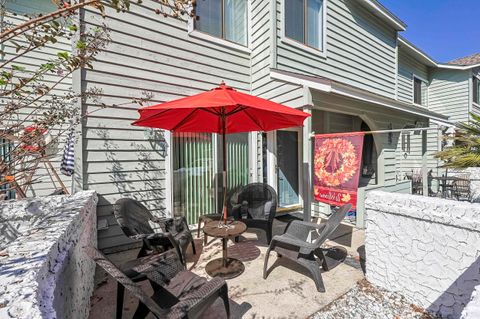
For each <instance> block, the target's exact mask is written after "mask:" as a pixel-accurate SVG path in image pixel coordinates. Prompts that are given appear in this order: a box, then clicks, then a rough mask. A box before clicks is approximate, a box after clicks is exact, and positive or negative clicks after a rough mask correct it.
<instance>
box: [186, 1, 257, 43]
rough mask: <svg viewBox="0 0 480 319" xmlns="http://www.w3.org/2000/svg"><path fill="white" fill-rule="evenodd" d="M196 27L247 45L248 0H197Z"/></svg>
mask: <svg viewBox="0 0 480 319" xmlns="http://www.w3.org/2000/svg"><path fill="white" fill-rule="evenodd" d="M195 12H196V15H197V20H196V22H195V28H196V29H197V30H199V31H202V32H205V33H208V34H210V35H213V36H215V37H218V38H222V39H225V40H228V41H230V42H234V43H238V44H241V45H244V46H247V40H248V37H247V34H248V32H247V25H248V23H247V0H197V5H196V8H195Z"/></svg>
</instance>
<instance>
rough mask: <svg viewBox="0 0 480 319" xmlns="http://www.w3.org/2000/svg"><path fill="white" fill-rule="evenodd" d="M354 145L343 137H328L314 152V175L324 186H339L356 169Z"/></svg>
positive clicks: (351, 175) (352, 174) (348, 178)
mask: <svg viewBox="0 0 480 319" xmlns="http://www.w3.org/2000/svg"><path fill="white" fill-rule="evenodd" d="M358 161H359V159H358V156H357V154H356V152H355V146H354V145H353V144H352V142H350V141H349V140H347V139H344V138H329V139H326V140H325V141H323V143H322V144H321V145H320V147H319V148H318V149H317V151H316V152H315V158H314V165H315V176H316V177H317V178H318V180H320V181H321V182H322V183H323V184H325V185H326V186H339V185H341V184H343V183H345V182H347V181H348V180H350V179H351V178H352V177H353V176H354V175H355V173H356V172H357V169H358V164H359V163H358Z"/></svg>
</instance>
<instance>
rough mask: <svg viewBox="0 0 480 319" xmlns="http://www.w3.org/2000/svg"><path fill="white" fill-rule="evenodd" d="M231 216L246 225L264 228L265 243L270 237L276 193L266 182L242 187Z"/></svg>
mask: <svg viewBox="0 0 480 319" xmlns="http://www.w3.org/2000/svg"><path fill="white" fill-rule="evenodd" d="M237 202H238V203H239V205H237V206H235V207H233V216H234V218H235V219H237V220H241V221H242V222H244V223H245V224H246V225H247V227H251V228H260V229H263V230H265V232H266V235H267V243H268V244H269V243H270V241H271V239H272V224H273V219H274V218H275V213H276V211H277V193H276V192H275V190H274V189H273V188H272V187H271V186H270V185H268V184H263V183H253V184H248V185H247V186H245V187H243V188H242V191H241V192H240V194H239V195H238V200H237Z"/></svg>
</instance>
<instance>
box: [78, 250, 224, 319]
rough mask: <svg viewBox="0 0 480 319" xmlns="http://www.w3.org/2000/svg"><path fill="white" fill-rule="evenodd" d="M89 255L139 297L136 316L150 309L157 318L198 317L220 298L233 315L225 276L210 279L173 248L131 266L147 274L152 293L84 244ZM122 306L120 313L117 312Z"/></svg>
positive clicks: (148, 311)
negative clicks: (187, 267)
mask: <svg viewBox="0 0 480 319" xmlns="http://www.w3.org/2000/svg"><path fill="white" fill-rule="evenodd" d="M84 249H85V252H86V253H87V255H88V256H89V257H90V258H91V259H93V260H94V261H95V263H96V264H97V265H98V266H100V267H101V268H103V269H104V270H105V271H106V272H107V273H108V274H109V275H110V276H112V277H113V278H114V279H115V280H116V281H117V282H118V284H119V286H120V285H121V286H122V287H124V288H126V289H127V290H129V291H130V293H131V294H132V295H133V296H135V297H136V298H138V299H139V301H140V303H139V305H138V307H137V309H136V311H135V314H134V316H133V318H145V317H146V316H147V315H148V314H149V313H150V312H151V313H152V314H153V315H154V316H155V317H156V318H162V319H163V318H169V319H174V318H175V319H177V318H182V319H183V318H198V317H200V316H201V315H202V314H203V312H204V311H205V310H206V309H207V308H208V307H209V306H211V305H212V304H213V303H214V302H215V301H216V300H217V299H218V298H221V299H222V300H223V303H224V306H225V310H226V317H227V318H228V317H229V316H230V306H229V301H228V288H227V283H226V282H225V280H223V279H221V278H213V279H212V280H210V281H207V279H206V278H203V277H199V276H197V275H195V274H194V273H192V272H190V271H187V270H185V266H184V265H183V264H182V263H181V261H180V258H179V256H178V255H177V254H176V253H175V251H173V250H169V251H167V252H165V253H162V254H157V255H153V256H147V257H144V258H147V259H148V260H146V262H144V263H141V264H139V265H138V266H137V267H135V268H133V269H131V270H130V271H131V272H136V273H137V274H138V275H144V276H146V277H148V279H149V280H150V283H151V285H152V288H153V290H154V293H153V295H152V296H151V297H149V296H148V295H147V294H146V293H145V292H144V291H143V290H142V288H141V287H140V286H139V285H138V284H137V283H135V282H134V281H132V279H130V278H129V277H131V276H133V275H132V274H130V276H127V275H126V274H125V273H123V272H122V271H121V270H120V269H119V268H117V267H116V266H115V265H114V264H113V263H112V262H110V261H109V260H108V259H107V258H106V257H105V256H104V255H103V254H102V253H101V252H100V251H98V250H97V249H95V248H93V247H85V248H84ZM118 310H120V313H118ZM121 311H122V308H120V309H118V308H117V318H121V317H122V313H121Z"/></svg>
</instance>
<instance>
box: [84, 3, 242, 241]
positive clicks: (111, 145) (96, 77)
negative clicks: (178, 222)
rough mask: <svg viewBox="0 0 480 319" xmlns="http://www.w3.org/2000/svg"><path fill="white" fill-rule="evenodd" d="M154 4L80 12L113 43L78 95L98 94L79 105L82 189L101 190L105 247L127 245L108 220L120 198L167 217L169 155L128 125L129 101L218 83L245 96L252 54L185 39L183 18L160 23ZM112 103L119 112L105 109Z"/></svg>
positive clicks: (133, 113)
mask: <svg viewBox="0 0 480 319" xmlns="http://www.w3.org/2000/svg"><path fill="white" fill-rule="evenodd" d="M155 6H156V4H155V3H154V2H153V1H144V2H143V4H141V5H139V4H136V3H132V4H131V10H130V12H128V13H114V12H112V11H110V10H109V11H107V17H106V18H105V20H103V19H102V18H101V17H100V16H99V15H98V14H97V13H96V12H94V11H91V10H85V11H84V14H85V17H84V20H85V22H86V23H87V25H88V26H99V25H101V23H105V24H106V25H107V26H108V28H109V29H110V30H111V31H110V36H111V39H112V41H111V43H110V44H109V45H108V47H107V48H106V50H105V51H104V52H102V53H101V54H100V55H99V56H98V59H97V61H96V62H95V63H94V68H93V70H89V69H86V70H83V75H82V85H83V89H90V88H97V89H100V90H101V91H102V96H101V101H100V102H99V103H97V104H94V103H89V104H84V106H83V107H84V109H86V111H87V112H89V113H91V115H90V116H88V118H87V119H86V121H85V122H84V124H83V133H82V137H83V147H84V154H83V158H84V164H83V165H84V168H83V171H84V172H85V176H84V181H85V184H84V185H83V186H84V188H86V189H94V190H96V191H97V192H98V194H99V197H100V201H99V205H98V218H99V219H104V220H106V222H107V224H108V229H105V230H99V233H98V239H99V246H100V248H102V249H109V248H112V247H115V246H120V245H124V244H129V243H132V242H131V241H130V240H129V239H128V238H126V237H125V236H124V235H123V233H122V231H121V229H120V228H119V227H118V224H117V222H116V220H115V218H114V216H113V211H112V204H113V203H114V202H115V201H116V200H118V199H119V198H121V197H131V198H135V199H138V200H140V201H141V202H142V203H143V204H145V205H146V206H147V207H148V208H149V209H151V210H152V212H153V213H154V214H168V213H170V212H167V207H166V196H167V195H166V189H167V188H168V187H169V185H167V184H166V181H167V177H168V175H167V174H168V172H169V168H168V167H166V163H167V157H166V156H169V155H170V152H171V151H172V150H171V149H170V148H168V149H167V152H166V153H165V152H163V151H162V150H161V149H159V145H158V143H157V141H154V140H146V138H145V136H144V129H143V128H141V127H133V126H131V123H132V122H133V121H134V120H135V119H137V118H138V112H137V108H138V105H136V104H134V103H133V102H132V99H133V98H138V97H142V92H144V91H147V92H151V93H152V94H153V101H152V102H150V103H149V104H152V103H160V102H164V101H169V100H172V99H176V98H180V97H184V96H188V95H193V94H196V93H200V92H202V91H206V90H209V89H211V88H212V87H214V86H217V85H218V84H219V83H220V82H221V81H222V80H224V81H225V82H226V83H227V84H228V85H230V86H233V87H235V88H237V89H240V90H242V91H246V92H249V91H250V56H249V54H247V53H242V52H239V51H237V50H234V49H229V48H227V47H225V46H220V45H217V44H215V43H212V42H209V41H206V40H202V39H198V38H193V37H190V36H189V35H188V33H187V23H186V21H184V20H180V19H173V18H164V17H163V16H159V15H156V14H155V13H154V12H153V11H152V10H151V8H152V7H155ZM101 103H105V104H106V105H112V104H116V105H119V106H117V107H113V108H111V107H107V108H102V105H101Z"/></svg>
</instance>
